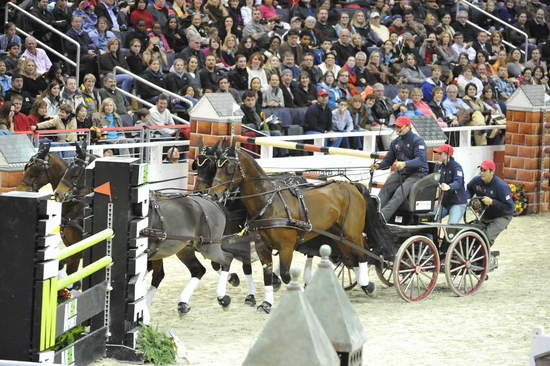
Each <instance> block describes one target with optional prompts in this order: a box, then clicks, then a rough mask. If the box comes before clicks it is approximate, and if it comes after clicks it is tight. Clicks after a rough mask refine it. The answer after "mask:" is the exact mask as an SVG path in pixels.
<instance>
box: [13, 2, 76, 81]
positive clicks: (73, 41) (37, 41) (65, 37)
mask: <svg viewBox="0 0 550 366" xmlns="http://www.w3.org/2000/svg"><path fill="white" fill-rule="evenodd" d="M10 7H12V8H13V9H14V10H15V11H18V12H20V13H22V14H24V15H25V16H26V17H28V18H30V19H32V20H33V21H35V22H36V23H38V24H40V25H42V26H43V27H46V28H48V29H49V30H50V31H51V32H53V33H55V34H57V35H58V36H60V37H61V38H63V39H65V40H67V41H68V42H70V43H72V44H74V45H75V46H76V61H73V60H71V59H70V58H68V57H67V56H65V55H63V54H61V53H59V52H58V51H57V50H55V49H53V48H52V47H50V46H48V45H47V44H45V43H44V42H42V41H40V40H39V39H36V43H38V44H39V45H40V46H42V47H43V48H45V49H46V50H48V51H49V52H51V53H53V54H54V55H56V56H57V57H59V58H60V59H62V60H63V61H65V62H67V63H69V64H71V65H72V66H74V67H75V68H76V75H75V76H76V85H80V84H79V82H80V80H79V75H80V43H78V42H77V41H75V40H74V39H72V38H71V37H69V36H68V35H66V34H65V33H63V32H60V31H58V30H57V29H55V28H54V27H52V26H51V25H49V24H48V23H46V22H44V21H42V20H40V19H39V18H37V17H35V16H34V15H32V14H31V13H29V12H28V11H26V10H24V9H23V8H21V7H19V6H17V5H15V4H14V3H12V2H9V1H8V2H7V3H6V12H5V18H4V23H7V22H8V12H9V9H8V8H10ZM15 29H16V31H17V32H19V33H21V34H22V35H24V36H25V37H31V36H32V35H31V34H29V33H27V32H25V31H24V30H23V29H20V28H19V27H16V28H15ZM32 37H34V36H32ZM34 38H36V37H34Z"/></svg>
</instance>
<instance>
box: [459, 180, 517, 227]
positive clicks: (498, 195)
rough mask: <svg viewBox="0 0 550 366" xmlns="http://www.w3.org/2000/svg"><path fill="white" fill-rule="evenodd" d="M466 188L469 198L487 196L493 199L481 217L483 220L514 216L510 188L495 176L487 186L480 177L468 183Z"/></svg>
mask: <svg viewBox="0 0 550 366" xmlns="http://www.w3.org/2000/svg"><path fill="white" fill-rule="evenodd" d="M466 188H467V189H468V195H469V197H470V198H471V197H484V196H487V197H490V198H492V199H493V204H492V205H491V206H488V207H487V210H486V211H485V214H484V215H483V217H484V218H487V219H495V218H497V217H503V216H513V215H514V201H513V200H512V192H511V191H510V187H509V186H508V184H506V183H504V181H503V180H502V179H500V178H499V177H497V176H496V175H495V176H494V177H493V179H492V180H491V182H489V184H486V183H485V182H483V181H482V180H481V177H480V176H477V177H475V178H473V179H472V180H471V181H470V183H468V186H467V187H466Z"/></svg>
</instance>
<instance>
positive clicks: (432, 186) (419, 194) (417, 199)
mask: <svg viewBox="0 0 550 366" xmlns="http://www.w3.org/2000/svg"><path fill="white" fill-rule="evenodd" d="M438 184H439V173H431V174H428V175H426V176H425V177H423V178H421V179H420V180H418V181H417V182H416V183H414V184H413V186H412V188H411V192H410V193H409V196H408V197H407V199H406V200H405V202H403V204H402V205H401V206H400V207H399V209H398V212H406V213H421V212H432V211H433V210H434V206H435V201H436V193H437V186H438Z"/></svg>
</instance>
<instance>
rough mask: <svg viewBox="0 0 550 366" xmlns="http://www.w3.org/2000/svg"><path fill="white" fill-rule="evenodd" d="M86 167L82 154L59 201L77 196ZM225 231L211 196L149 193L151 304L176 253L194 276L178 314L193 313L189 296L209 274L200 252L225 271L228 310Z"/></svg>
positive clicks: (222, 297)
mask: <svg viewBox="0 0 550 366" xmlns="http://www.w3.org/2000/svg"><path fill="white" fill-rule="evenodd" d="M77 152H78V151H77ZM86 166H87V163H86V162H85V161H84V160H83V159H82V156H81V155H80V153H78V154H77V157H76V158H75V160H74V162H73V163H72V164H71V165H70V166H69V167H68V168H67V170H66V172H65V175H64V176H63V178H62V179H61V182H60V183H59V184H58V185H57V188H56V190H55V196H56V197H57V198H58V199H60V200H64V199H67V198H69V197H71V196H72V195H73V194H74V193H73V192H74V191H79V190H80V189H82V187H83V186H85V184H84V180H83V178H84V171H85V169H86ZM225 226H226V219H225V213H224V211H223V210H222V208H221V207H220V206H219V205H218V204H217V203H216V202H214V201H213V200H211V199H210V198H209V197H206V196H201V195H188V196H181V195H167V194H159V193H156V192H151V195H150V208H149V228H148V230H147V231H146V232H144V234H146V235H147V236H149V248H148V250H149V258H148V259H149V262H148V267H149V269H152V270H153V278H152V282H151V287H150V288H149V290H148V292H147V304H148V305H150V304H151V302H152V300H153V296H154V294H155V292H156V289H157V288H158V286H159V285H160V283H161V281H162V280H163V278H164V275H165V274H164V268H163V261H162V260H163V259H164V258H167V257H169V256H172V255H174V254H175V255H176V256H177V257H178V258H179V259H180V260H181V261H182V262H183V263H184V264H185V266H186V267H187V268H188V269H189V271H190V272H191V280H190V281H189V283H188V284H187V285H186V286H185V288H184V289H183V291H182V292H181V294H180V301H179V303H178V312H179V313H180V314H181V315H184V314H186V313H188V312H189V311H190V309H191V306H190V305H189V303H190V299H191V296H192V294H193V292H194V290H195V288H196V287H197V286H198V283H199V281H200V279H201V278H202V277H203V275H204V274H205V272H206V269H205V268H204V267H203V265H202V264H201V263H200V261H199V260H198V259H197V257H196V255H195V252H196V251H198V252H200V253H201V254H202V255H203V256H204V257H205V258H207V259H210V260H211V261H214V262H217V263H220V265H221V267H222V272H221V275H220V277H219V279H218V286H217V289H216V295H217V299H218V303H219V304H220V305H221V306H223V307H227V306H229V304H230V303H231V298H230V297H229V296H228V295H226V284H227V274H228V273H229V266H230V264H231V260H232V256H230V255H229V254H228V253H226V252H224V251H222V249H221V239H222V237H223V231H224V228H225ZM145 317H146V319H144V321H146V322H147V321H148V320H149V319H148V314H147V313H146V314H145Z"/></svg>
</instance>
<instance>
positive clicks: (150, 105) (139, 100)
mask: <svg viewBox="0 0 550 366" xmlns="http://www.w3.org/2000/svg"><path fill="white" fill-rule="evenodd" d="M116 89H117V90H118V91H119V92H121V93H122V94H123V95H125V96H126V97H128V98H130V99H134V100H137V101H138V102H140V103H141V104H145V105H146V106H148V107H154V106H155V105H154V104H153V103H151V102H148V101H146V100H145V99H141V98H140V97H138V96H137V95H134V94H132V93H128V92H127V91H126V90H124V89H121V88H119V87H118V86H117V87H116ZM171 114H172V118H173V119H174V121H176V122H179V123H181V124H184V125H185V124H189V121H186V120H184V119H183V118H181V117H179V116H177V115H175V114H173V113H171Z"/></svg>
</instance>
